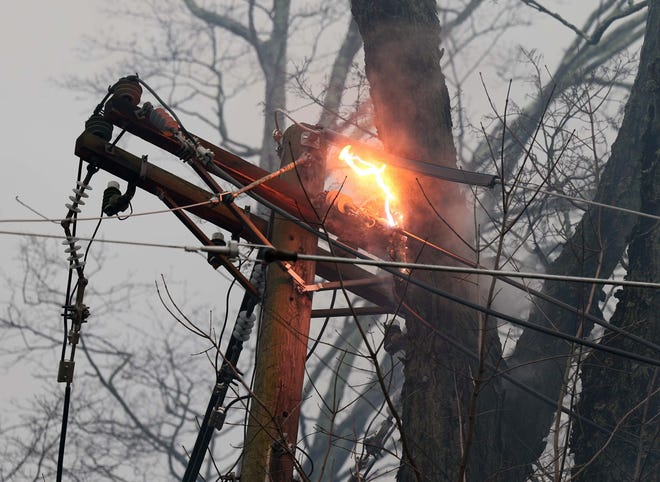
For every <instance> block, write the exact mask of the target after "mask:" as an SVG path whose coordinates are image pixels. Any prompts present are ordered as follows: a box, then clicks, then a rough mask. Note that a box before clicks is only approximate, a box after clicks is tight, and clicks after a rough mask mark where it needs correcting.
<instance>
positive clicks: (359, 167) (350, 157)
mask: <svg viewBox="0 0 660 482" xmlns="http://www.w3.org/2000/svg"><path fill="white" fill-rule="evenodd" d="M338 157H339V159H340V160H341V161H344V162H345V163H346V164H348V165H349V166H350V167H351V168H352V169H353V171H355V173H356V174H357V175H358V176H361V177H363V176H373V179H374V180H375V181H376V185H377V186H378V187H379V188H380V190H381V191H382V192H383V194H384V195H385V201H384V210H385V216H386V218H387V223H388V224H389V225H390V226H396V225H397V223H396V221H395V220H394V215H393V214H392V211H391V206H390V205H391V203H392V201H394V200H396V197H395V196H394V194H393V193H392V190H391V189H390V187H389V186H388V185H387V183H386V181H385V178H384V177H383V172H384V171H385V168H386V167H387V166H386V165H385V164H380V165H376V164H374V163H373V162H369V161H365V160H364V159H362V158H361V157H360V156H358V155H357V154H354V153H353V152H351V146H350V144H349V145H347V146H345V147H344V148H343V149H342V150H341V152H340V153H339V156H338Z"/></svg>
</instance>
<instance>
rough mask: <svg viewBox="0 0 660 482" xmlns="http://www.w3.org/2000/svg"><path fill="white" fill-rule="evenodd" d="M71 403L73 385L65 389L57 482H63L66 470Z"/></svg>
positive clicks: (68, 385)
mask: <svg viewBox="0 0 660 482" xmlns="http://www.w3.org/2000/svg"><path fill="white" fill-rule="evenodd" d="M70 401H71V384H70V383H67V384H66V388H65V389H64V408H63V410H62V427H61V429H60V447H59V451H58V453H57V478H56V479H55V480H57V481H58V482H61V480H62V472H63V470H64V448H65V446H66V429H67V426H68V424H69V402H70Z"/></svg>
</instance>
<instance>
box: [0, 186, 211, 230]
mask: <svg viewBox="0 0 660 482" xmlns="http://www.w3.org/2000/svg"><path fill="white" fill-rule="evenodd" d="M221 194H222V193H221ZM19 202H20V203H21V204H22V205H24V206H25V207H27V208H28V209H30V210H31V211H32V212H34V213H35V214H37V215H39V216H41V217H42V219H34V218H31V219H0V224H10V223H17V224H18V223H56V224H59V223H62V222H64V221H67V219H66V218H47V217H45V216H44V215H43V214H41V213H39V212H37V211H35V210H34V209H33V208H31V207H30V206H28V205H27V204H25V203H24V202H22V201H19ZM207 204H210V205H211V206H217V205H219V204H220V200H219V199H218V198H217V197H215V196H214V197H212V198H211V199H209V200H208V201H202V202H198V203H193V204H186V205H185V206H177V207H175V208H169V209H157V210H155V211H145V212H141V213H131V214H129V215H128V216H122V215H120V214H115V215H114V216H100V217H99V216H95V217H86V218H77V219H76V222H79V221H98V220H99V219H104V220H111V219H117V220H119V221H124V220H125V219H128V218H136V217H139V216H151V215H154V214H164V213H171V212H174V211H181V210H182V209H190V208H195V207H198V206H205V205H207Z"/></svg>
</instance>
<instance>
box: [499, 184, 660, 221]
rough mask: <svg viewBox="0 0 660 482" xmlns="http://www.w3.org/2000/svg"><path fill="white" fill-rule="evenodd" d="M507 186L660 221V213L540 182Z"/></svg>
mask: <svg viewBox="0 0 660 482" xmlns="http://www.w3.org/2000/svg"><path fill="white" fill-rule="evenodd" d="M505 186H506V187H509V188H513V189H516V188H517V189H522V190H524V191H534V192H538V193H541V194H546V195H548V196H555V197H559V198H562V199H567V200H570V201H575V202H578V203H582V204H588V205H590V206H596V207H599V208H604V209H610V210H612V211H619V212H622V213H626V214H632V215H635V216H641V217H645V218H650V219H655V220H656V221H660V215H656V214H651V213H646V212H643V211H637V210H635V209H628V208H622V207H619V206H614V205H613V204H606V203H601V202H598V201H590V200H588V199H584V198H580V197H575V196H569V195H568V194H563V193H560V192H557V191H549V190H547V189H542V188H541V186H539V185H538V184H534V183H525V184H522V183H517V184H514V185H505Z"/></svg>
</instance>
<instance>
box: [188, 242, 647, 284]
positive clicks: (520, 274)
mask: <svg viewBox="0 0 660 482" xmlns="http://www.w3.org/2000/svg"><path fill="white" fill-rule="evenodd" d="M207 248H209V250H211V251H212V250H213V249H212V248H213V246H209V247H203V248H200V249H201V250H203V251H206V250H207ZM265 259H266V261H273V260H287V261H296V260H306V261H324V262H328V263H337V264H354V265H365V266H376V267H378V268H385V267H388V268H403V269H411V270H412V269H416V270H426V271H443V272H449V273H463V274H483V275H488V276H509V277H517V278H531V279H540V280H550V281H568V282H573V283H590V284H602V285H613V286H632V287H636V288H656V289H658V288H660V283H652V282H649V281H630V280H607V279H603V278H585V277H581V276H564V275H554V274H545V273H529V272H524V271H504V270H496V269H485V268H465V267H462V266H448V265H441V264H437V265H436V264H421V263H406V262H401V261H385V260H380V259H358V258H341V257H336V256H320V255H315V254H302V253H294V252H289V251H278V250H270V251H266V256H265Z"/></svg>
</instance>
